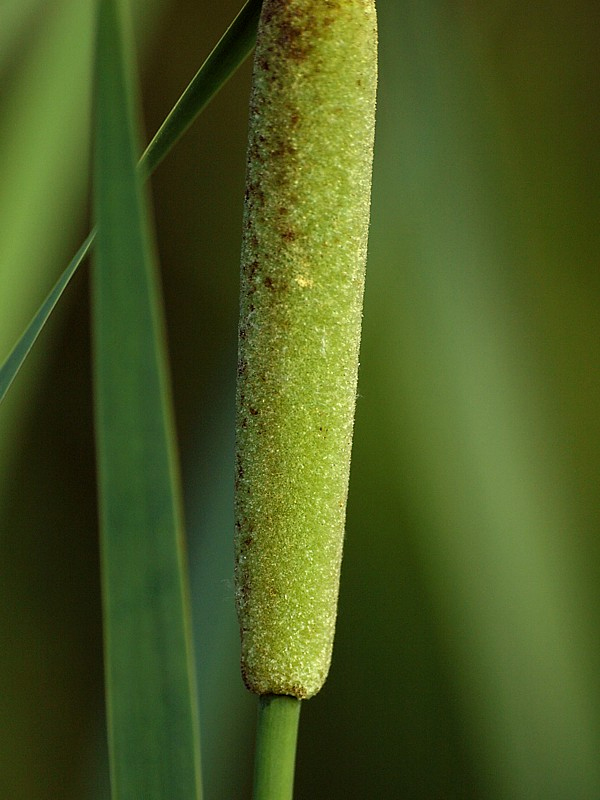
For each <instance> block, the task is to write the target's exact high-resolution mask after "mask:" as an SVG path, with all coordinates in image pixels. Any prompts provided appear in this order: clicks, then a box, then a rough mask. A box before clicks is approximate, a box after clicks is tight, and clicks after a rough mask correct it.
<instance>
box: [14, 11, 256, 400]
mask: <svg viewBox="0 0 600 800" xmlns="http://www.w3.org/2000/svg"><path fill="white" fill-rule="evenodd" d="M260 7H261V0H247V2H246V4H245V5H244V6H243V8H242V9H241V11H240V12H239V14H238V15H237V17H236V18H235V19H234V20H233V22H232V23H231V25H230V26H229V28H228V29H227V30H226V31H225V33H224V34H223V36H222V37H221V39H220V40H219V42H218V43H217V45H216V47H215V48H214V49H213V50H212V52H211V53H210V55H209V56H208V58H207V59H206V61H205V62H204V63H203V64H202V66H201V67H200V69H199V70H198V72H197V73H196V75H194V77H193V78H192V80H191V82H190V83H189V84H188V86H187V87H186V89H185V90H184V91H183V93H182V95H181V96H180V98H179V100H177V102H176V103H175V105H174V106H173V108H172V110H171V111H170V112H169V114H168V115H167V117H166V119H165V120H164V122H163V124H162V125H161V126H160V128H159V129H158V131H157V132H156V134H155V135H154V137H153V138H152V140H151V141H150V143H149V145H148V147H147V148H146V150H145V151H144V154H143V156H142V158H141V159H140V163H139V168H140V169H141V170H142V172H143V174H144V175H145V176H149V175H150V174H152V172H153V171H154V170H155V169H156V167H157V166H158V164H159V163H160V162H161V161H162V160H163V158H164V157H165V156H166V155H167V154H168V153H169V152H170V151H171V149H172V148H173V147H174V145H175V144H176V143H177V142H178V141H179V139H180V138H181V136H183V134H184V133H185V132H186V131H187V130H188V128H189V127H190V125H191V124H192V123H193V122H194V120H195V119H196V117H197V116H198V115H199V114H200V113H201V112H202V111H203V110H204V109H205V108H206V106H207V105H208V104H209V103H210V101H211V100H212V99H213V97H214V96H215V95H216V94H217V93H218V92H219V90H220V89H221V88H222V87H223V86H224V85H225V83H226V82H227V80H229V78H230V77H232V75H233V74H234V73H235V72H236V71H237V69H238V68H239V67H240V66H241V65H242V64H243V62H244V61H245V60H246V58H247V57H248V56H249V54H250V53H251V51H252V49H253V47H254V43H255V41H256V28H257V25H258V16H259V13H260ZM95 236H96V231H95V229H92V230H91V232H90V233H89V234H88V237H87V238H86V240H85V241H84V242H83V244H82V245H81V247H80V248H79V250H78V251H77V253H76V254H75V255H74V256H73V258H72V259H71V261H70V262H69V265H68V266H67V268H66V269H65V270H64V272H63V273H62V274H61V276H60V277H59V279H58V280H57V282H56V283H55V284H54V286H53V288H52V289H51V291H50V292H49V294H48V295H47V297H46V298H45V300H44V301H43V303H42V304H41V306H40V307H39V309H38V311H37V312H36V314H35V315H34V317H33V318H32V320H31V322H30V323H29V325H28V326H27V328H26V329H25V331H24V332H23V334H22V335H21V337H20V338H19V340H18V341H17V343H16V344H15V346H14V347H13V349H12V350H11V352H10V353H9V355H8V357H7V358H6V360H5V361H4V363H3V364H2V367H0V403H1V402H2V401H3V399H4V397H5V396H6V393H7V392H8V390H9V388H10V386H11V385H12V383H13V381H14V379H15V378H16V376H17V374H18V372H19V370H20V369H21V366H22V365H23V363H24V361H25V359H26V358H27V355H28V354H29V352H30V350H31V348H32V347H33V345H34V343H35V341H36V339H37V337H38V336H39V335H40V333H41V332H42V329H43V327H44V325H45V324H46V322H47V320H48V318H49V316H50V314H51V313H52V310H53V309H54V307H55V306H56V304H57V302H58V300H59V299H60V297H61V295H62V293H63V291H64V290H65V288H66V287H67V285H68V284H69V281H70V280H71V278H72V276H73V275H74V274H75V272H76V271H77V268H78V267H79V265H80V264H81V263H82V262H83V261H84V259H85V258H86V256H87V255H88V253H89V251H90V249H91V247H92V245H93V243H94V239H95Z"/></svg>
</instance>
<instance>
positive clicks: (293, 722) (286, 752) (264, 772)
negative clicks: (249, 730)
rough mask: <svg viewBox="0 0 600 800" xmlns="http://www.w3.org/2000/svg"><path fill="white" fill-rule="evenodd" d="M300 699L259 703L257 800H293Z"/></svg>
mask: <svg viewBox="0 0 600 800" xmlns="http://www.w3.org/2000/svg"><path fill="white" fill-rule="evenodd" d="M299 719H300V700H297V699H296V698H295V697H286V696H284V695H264V696H263V697H260V698H259V701H258V728H257V736H256V756H255V768H254V795H253V798H254V800H291V799H292V796H293V791H294V767H295V762H296V740H297V738H298V721H299Z"/></svg>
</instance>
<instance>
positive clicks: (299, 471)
mask: <svg viewBox="0 0 600 800" xmlns="http://www.w3.org/2000/svg"><path fill="white" fill-rule="evenodd" d="M376 48H377V34H376V16H375V7H374V2H373V0H265V2H264V4H263V9H262V14H261V20H260V23H259V30H258V39H257V46H256V52H255V59H254V73H253V85H252V94H251V101H250V132H249V145H248V164H247V181H246V196H245V206H244V231H243V244H242V265H241V309H240V327H239V361H238V388H237V463H236V536H235V543H236V567H235V579H236V602H237V610H238V618H239V623H240V629H241V639H242V673H243V677H244V680H245V682H246V685H247V686H248V688H249V689H251V690H252V691H254V692H257V693H258V694H267V693H272V694H288V695H292V696H295V697H299V698H306V697H310V696H312V695H313V694H315V693H316V692H317V691H318V690H319V689H320V688H321V686H322V684H323V682H324V680H325V678H326V676H327V672H328V669H329V663H330V660H331V649H332V643H333V634H334V627H335V617H336V608H337V596H338V587H339V573H340V562H341V555H342V542H343V536H344V520H345V509H346V497H347V491H348V475H349V468H350V450H351V442H352V429H353V420H354V406H355V398H356V382H357V372H358V351H359V343H360V328H361V317H362V298H363V287H364V267H365V259H366V248H367V231H368V221H369V204H370V190H371V168H372V157H373V136H374V115H375V91H376V76H377V61H376Z"/></svg>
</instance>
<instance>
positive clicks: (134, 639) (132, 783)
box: [92, 0, 201, 800]
mask: <svg viewBox="0 0 600 800" xmlns="http://www.w3.org/2000/svg"><path fill="white" fill-rule="evenodd" d="M119 10H120V4H119V0H101V1H100V3H99V15H98V39H97V57H96V94H95V101H96V106H95V137H96V139H95V157H94V208H95V213H96V220H97V231H98V233H97V243H96V261H95V264H94V270H93V282H92V286H93V302H92V310H93V333H94V337H93V338H94V366H95V405H96V431H97V450H98V471H99V497H100V520H101V555H102V589H103V606H104V631H105V670H106V693H107V707H108V729H109V737H108V738H109V756H110V765H111V783H112V788H113V797H114V798H118V799H119V800H139V798H144V799H145V800H146V798H148V800H167V799H168V800H193V798H199V797H200V794H201V789H200V761H199V732H198V721H197V701H196V693H195V685H194V683H195V681H194V674H195V672H194V666H193V658H192V644H191V631H190V620H189V598H188V587H187V582H186V579H185V569H184V554H183V533H182V521H181V513H180V497H179V494H180V492H179V484H178V478H177V469H176V465H175V462H176V459H175V442H174V438H175V437H174V429H173V424H172V413H171V408H170V401H169V391H168V379H167V368H166V357H165V350H166V348H165V343H164V330H163V324H162V317H161V303H160V290H159V280H158V275H157V269H156V264H155V258H154V251H153V248H152V243H151V235H150V230H149V215H148V213H147V210H146V203H145V198H144V196H143V192H142V189H141V177H140V173H139V171H138V170H137V168H136V160H137V158H136V141H137V135H136V133H137V131H136V125H135V115H134V111H133V109H134V103H133V99H132V91H131V87H130V81H131V77H130V76H131V75H132V71H131V68H130V64H129V61H128V59H127V54H128V50H127V48H126V46H125V44H124V37H123V35H122V30H121V17H120V14H119ZM130 40H131V39H130V38H129V40H127V41H130Z"/></svg>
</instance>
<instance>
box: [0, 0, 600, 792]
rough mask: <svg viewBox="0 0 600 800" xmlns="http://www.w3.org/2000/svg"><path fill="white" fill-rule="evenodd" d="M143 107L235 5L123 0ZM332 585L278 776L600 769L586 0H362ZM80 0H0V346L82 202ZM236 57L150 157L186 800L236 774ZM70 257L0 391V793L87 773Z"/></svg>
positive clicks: (596, 784)
mask: <svg viewBox="0 0 600 800" xmlns="http://www.w3.org/2000/svg"><path fill="white" fill-rule="evenodd" d="M137 5H138V13H137V18H136V19H137V23H136V30H137V31H138V41H139V47H140V64H141V68H142V78H143V88H142V94H143V105H144V115H145V128H146V130H147V131H148V133H149V134H151V133H152V132H154V130H155V129H156V128H157V127H158V125H159V124H160V122H161V121H162V119H163V117H164V116H165V115H166V113H167V112H168V110H169V109H170V107H171V106H172V104H173V103H174V101H175V99H176V98H177V96H178V95H179V93H180V91H181V90H182V89H183V88H184V86H185V85H186V83H187V82H188V80H189V79H190V78H191V76H192V75H193V74H194V72H195V71H196V69H197V68H198V66H199V65H200V63H201V62H202V61H203V59H204V58H205V56H206V55H207V53H208V52H209V50H210V49H211V47H212V46H213V44H214V43H215V42H216V41H217V39H218V37H219V36H220V34H221V33H222V32H223V30H224V29H225V27H226V25H227V24H228V23H229V22H230V20H231V19H232V18H233V16H234V14H235V13H236V12H237V10H238V8H239V6H238V3H236V2H233V0H227V1H226V2H225V0H224V1H223V2H222V3H220V4H218V7H217V6H215V5H214V4H209V3H207V2H204V1H203V2H197V0H196V2H192V1H191V0H170V2H167V0H154V1H153V2H151V3H148V2H146V3H140V2H138V4H137ZM379 20H380V41H381V80H380V91H379V110H378V127H377V141H376V157H375V174H374V188H373V209H372V228H371V239H370V255H369V264H368V278H367V293H366V300H365V317H364V340H363V348H362V357H361V373H360V388H359V400H358V407H357V423H356V436H355V446H354V458H353V467H352V479H351V487H350V500H349V508H348V523H347V538H346V550H345V559H344V567H343V575H342V589H341V600H340V614H339V622H338V633H337V638H336V646H335V650H334V659H333V665H332V669H331V674H330V677H329V680H328V682H327V684H326V686H325V688H324V689H323V690H322V692H321V694H320V695H318V696H317V697H316V698H315V699H313V700H311V701H310V702H308V703H305V704H304V707H303V711H302V722H301V731H300V742H299V755H298V774H297V797H298V798H308V797H310V798H313V799H314V800H317V799H318V798H328V799H329V800H334V799H335V798H340V800H341V799H342V798H348V797H352V798H354V797H356V798H363V797H382V798H398V799H399V800H404V799H405V798H406V799H408V798H410V800H413V799H414V800H437V799H438V798H439V800H446V799H448V800H454V799H456V800H475V799H477V800H479V799H481V800H487V799H488V798H489V799H490V800H521V799H522V800H533V799H534V798H540V800H541V799H542V798H543V800H579V799H580V798H581V800H593V799H594V798H600V760H599V758H598V754H599V753H600V635H599V629H600V625H599V619H600V580H599V579H600V535H599V534H600V505H599V502H598V484H599V478H600V423H599V419H600V415H599V414H598V406H599V401H600V347H599V344H598V342H599V337H600V313H599V311H598V309H599V307H600V270H599V264H598V256H599V255H600V241H599V238H600V237H599V228H598V221H599V213H598V212H599V210H600V208H599V205H600V203H599V202H598V200H599V197H600V193H599V190H600V170H599V166H600V165H599V156H598V152H599V148H598V141H599V133H600V131H599V127H600V124H599V116H598V113H597V110H598V105H599V100H600V97H599V91H598V90H599V77H598V76H599V74H600V71H599V67H600V64H599V60H600V59H599V52H600V51H599V49H598V46H597V33H596V25H597V21H598V10H597V7H596V4H595V3H593V2H592V0H575V2H573V3H571V4H568V5H566V4H564V3H559V2H556V0H549V2H546V3H531V4H518V3H514V2H508V0H504V2H502V0H495V1H494V2H492V3H483V2H462V3H460V2H459V3H456V2H455V3H451V2H448V0H408V2H403V3H400V2H398V1H397V0H387V1H386V0H380V3H379ZM92 26H93V3H92V2H91V0H52V2H46V0H3V2H2V4H1V6H0V86H1V91H0V176H1V178H0V360H2V359H3V358H4V357H5V355H6V354H7V353H8V351H9V349H10V348H11V346H12V345H13V344H14V341H15V340H16V338H17V336H18V335H19V333H20V332H21V331H22V330H23V328H24V327H25V325H26V324H27V322H28V320H29V319H30V318H31V316H32V315H33V313H34V311H35V310H36V308H37V306H38V305H39V303H40V302H41V300H42V299H43V297H44V296H45V294H46V292H47V291H48V289H49V288H50V286H51V285H52V283H53V281H54V280H55V279H56V277H57V276H58V275H59V274H60V272H61V271H62V269H63V268H64V267H65V266H66V264H67V262H68V260H69V258H70V257H71V255H72V254H73V253H74V251H75V249H76V247H77V246H78V244H79V243H80V241H81V239H82V238H83V236H84V235H85V233H86V231H87V225H88V222H87V219H86V218H87V213H88V203H87V197H88V191H89V187H88V165H89V120H90V65H91V42H92ZM249 80H250V69H249V64H248V65H246V66H245V67H244V68H243V69H242V70H241V71H240V73H239V74H238V75H237V76H236V77H235V78H234V80H233V81H232V82H230V83H229V84H228V85H227V86H226V88H225V89H224V90H223V92H222V93H221V94H220V95H219V96H218V97H217V99H216V100H215V101H214V102H213V104H212V105H211V106H210V107H209V108H208V110H207V111H206V112H205V113H204V114H203V115H202V117H201V119H200V120H199V121H198V122H197V124H196V125H195V126H194V127H193V129H192V130H191V131H190V132H189V133H188V134H187V135H186V137H185V138H184V139H183V140H182V141H181V143H180V144H179V145H178V146H177V148H176V150H175V151H174V152H173V153H172V154H171V155H170V156H169V157H168V158H167V159H166V160H165V161H164V163H163V164H162V165H161V167H160V168H159V170H158V172H157V173H156V176H155V178H154V179H153V181H152V189H153V197H154V207H155V215H156V229H157V240H158V246H159V251H160V256H161V261H162V267H163V278H164V290H165V303H166V309H167V315H168V322H169V341H170V348H171V354H172V372H173V384H174V394H175V401H176V409H177V419H178V429H179V434H180V450H181V458H182V465H183V466H182V469H183V476H184V484H185V493H186V512H187V522H188V531H189V547H190V565H191V578H192V585H193V597H194V624H195V632H196V640H197V660H198V669H199V682H200V695H201V697H200V701H201V714H202V735H203V744H204V753H203V759H204V770H205V782H206V798H207V800H226V799H227V800H228V799H229V798H242V799H243V798H249V796H250V772H251V760H252V738H253V725H254V711H255V703H254V699H253V698H252V697H251V696H250V695H249V694H248V693H247V692H246V691H245V690H244V688H243V686H242V684H241V680H240V677H239V674H238V645H237V631H236V622H235V616H234V610H233V587H232V527H233V512H232V485H233V481H232V475H233V419H234V408H233V391H234V375H235V363H236V354H235V350H236V324H237V285H238V258H239V242H240V228H241V208H242V195H243V183H244V162H245V139H246V115H247V98H248V90H249ZM87 273H88V269H87V267H84V268H82V269H81V270H80V272H79V274H78V275H77V276H76V278H75V280H74V281H73V283H72V285H71V286H70V287H69V289H68V291H67V293H66V295H65V297H64V300H63V301H62V303H61V307H60V308H59V309H58V311H57V313H56V314H55V315H54V316H53V318H52V320H51V322H50V324H49V326H48V328H47V330H46V331H45V332H44V333H43V335H42V337H41V338H40V340H39V342H38V344H37V345H36V347H35V350H34V351H33V353H32V355H31V357H30V359H29V361H28V363H27V365H26V367H25V369H24V370H23V371H22V373H21V375H20V376H19V378H18V380H17V381H16V382H15V384H14V386H13V388H12V389H11V392H10V395H9V396H8V398H7V400H6V401H5V402H4V403H3V404H2V407H1V408H0V683H1V685H2V687H3V688H2V692H0V796H1V797H3V798H10V800H21V799H22V800H50V798H52V800H71V799H72V798H77V800H80V799H83V800H88V798H89V799H90V800H107V798H108V788H107V766H106V756H105V743H104V728H103V724H104V723H103V697H102V643H101V622H100V599H99V580H98V558H97V526H96V512H95V478H94V463H93V458H94V455H93V430H92V414H91V399H90V398H91V386H90V365H89V334H88V286H87Z"/></svg>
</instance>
